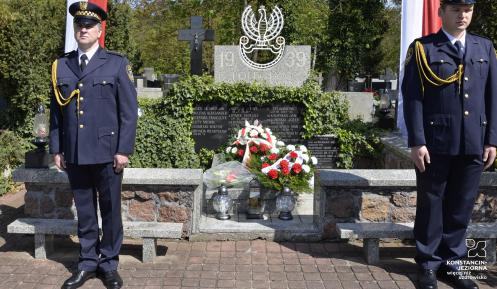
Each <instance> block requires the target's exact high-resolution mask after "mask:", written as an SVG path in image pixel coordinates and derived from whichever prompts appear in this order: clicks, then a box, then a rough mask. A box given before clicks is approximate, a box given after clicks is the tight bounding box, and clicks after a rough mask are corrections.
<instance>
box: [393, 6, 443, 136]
mask: <svg viewBox="0 0 497 289" xmlns="http://www.w3.org/2000/svg"><path fill="white" fill-rule="evenodd" d="M439 7H440V0H403V1H402V23H401V36H400V69H399V72H400V73H399V80H400V83H402V78H403V77H404V60H405V58H406V54H407V49H408V48H409V45H410V44H411V43H412V42H413V41H414V39H416V38H419V37H421V36H426V35H428V34H431V33H436V32H438V30H439V29H440V28H441V27H442V21H441V19H440V17H438V8H439ZM397 128H398V129H399V130H400V132H401V133H402V136H403V137H404V138H405V139H407V130H406V124H405V123H404V110H403V101H402V92H401V91H400V86H399V99H398V102H397Z"/></svg>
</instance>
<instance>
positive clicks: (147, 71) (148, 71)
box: [143, 67, 157, 87]
mask: <svg viewBox="0 0 497 289" xmlns="http://www.w3.org/2000/svg"><path fill="white" fill-rule="evenodd" d="M143 77H144V79H145V80H144V82H143V86H144V87H149V85H148V82H154V81H155V80H157V77H156V75H155V73H154V68H153V67H145V68H144V69H143Z"/></svg>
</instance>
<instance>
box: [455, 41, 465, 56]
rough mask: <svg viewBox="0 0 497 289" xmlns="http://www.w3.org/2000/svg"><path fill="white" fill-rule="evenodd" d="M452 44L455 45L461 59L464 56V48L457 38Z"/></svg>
mask: <svg viewBox="0 0 497 289" xmlns="http://www.w3.org/2000/svg"><path fill="white" fill-rule="evenodd" d="M454 45H455V46H456V48H457V52H458V53H459V59H461V60H462V59H463V58H464V48H463V47H462V43H461V41H460V40H457V41H456V43H454Z"/></svg>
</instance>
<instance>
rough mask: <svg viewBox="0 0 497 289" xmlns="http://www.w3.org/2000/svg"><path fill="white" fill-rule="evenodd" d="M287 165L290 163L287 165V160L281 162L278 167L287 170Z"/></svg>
mask: <svg viewBox="0 0 497 289" xmlns="http://www.w3.org/2000/svg"><path fill="white" fill-rule="evenodd" d="M289 164H290V163H289V162H288V161H287V160H282V161H281V162H280V166H281V167H282V168H288V165H289Z"/></svg>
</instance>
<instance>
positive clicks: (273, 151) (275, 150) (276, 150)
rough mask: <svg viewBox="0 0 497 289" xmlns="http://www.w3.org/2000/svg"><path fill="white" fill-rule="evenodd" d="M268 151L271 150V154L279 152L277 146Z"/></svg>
mask: <svg viewBox="0 0 497 289" xmlns="http://www.w3.org/2000/svg"><path fill="white" fill-rule="evenodd" d="M270 152H271V153H272V154H279V153H280V149H278V148H272V149H271V150H270Z"/></svg>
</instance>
